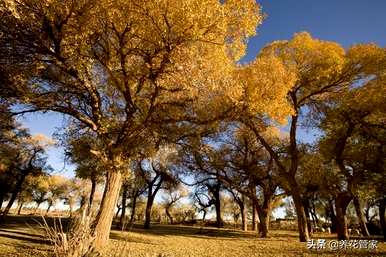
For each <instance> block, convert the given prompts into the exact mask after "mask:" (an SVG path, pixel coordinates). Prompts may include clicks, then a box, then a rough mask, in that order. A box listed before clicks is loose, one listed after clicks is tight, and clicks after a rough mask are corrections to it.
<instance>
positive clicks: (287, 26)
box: [21, 0, 386, 171]
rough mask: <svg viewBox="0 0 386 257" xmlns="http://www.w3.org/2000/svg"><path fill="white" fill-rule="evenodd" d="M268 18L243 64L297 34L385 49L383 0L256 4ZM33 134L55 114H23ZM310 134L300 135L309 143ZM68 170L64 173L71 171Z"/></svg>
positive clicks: (48, 126)
mask: <svg viewBox="0 0 386 257" xmlns="http://www.w3.org/2000/svg"><path fill="white" fill-rule="evenodd" d="M258 2H259V3H260V4H261V5H262V7H263V11H264V13H266V14H267V18H266V19H265V20H264V22H263V24H262V25H261V26H260V27H259V29H258V35H257V36H256V37H254V38H252V39H251V40H250V41H249V45H248V54H247V56H246V57H245V58H244V59H243V61H246V62H248V61H250V60H253V59H254V57H255V56H256V54H257V53H258V51H259V49H260V48H261V47H263V46H264V45H265V44H267V43H269V42H271V41H274V40H283V39H289V38H291V37H292V35H293V34H294V33H296V32H299V31H308V32H310V33H311V34H312V35H313V36H314V37H317V38H320V39H324V40H333V41H336V42H338V43H340V44H342V45H343V46H344V47H349V46H350V45H352V44H355V43H367V42H374V43H377V44H378V45H380V46H382V47H385V46H386V0H367V1H365V0H362V1H359V0H319V1H317V0H270V1H268V0H262V1H258ZM21 120H22V121H23V123H24V125H25V126H26V127H28V128H30V130H31V132H32V133H33V134H36V133H43V134H45V135H47V136H52V134H53V133H54V131H55V128H56V127H60V126H61V125H62V120H63V119H62V116H60V115H56V114H44V115H38V114H33V115H26V116H25V118H24V119H21ZM313 136H314V135H313V133H312V132H310V133H308V134H307V133H305V132H304V131H303V132H302V133H300V134H299V137H300V139H303V140H306V141H309V140H311V139H312V137H313ZM62 153H63V150H62V149H51V150H50V151H49V162H50V164H51V165H52V166H53V167H54V168H55V170H57V171H58V170H61V169H63V158H62ZM71 169H72V168H71V167H68V168H67V170H71Z"/></svg>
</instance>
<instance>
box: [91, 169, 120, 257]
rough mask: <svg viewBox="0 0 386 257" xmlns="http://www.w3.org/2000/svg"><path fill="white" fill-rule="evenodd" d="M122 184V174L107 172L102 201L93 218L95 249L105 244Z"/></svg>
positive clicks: (101, 247) (101, 248)
mask: <svg viewBox="0 0 386 257" xmlns="http://www.w3.org/2000/svg"><path fill="white" fill-rule="evenodd" d="M121 184H122V174H121V173H120V172H119V171H114V170H110V171H109V172H108V173H107V178H106V185H105V190H104V192H103V198H102V202H101V205H100V208H99V211H98V214H97V217H96V219H95V224H96V225H95V229H94V234H95V242H94V244H95V249H96V250H97V251H99V252H101V251H102V250H103V248H104V247H105V246H106V245H107V243H108V240H109V235H110V230H111V224H112V222H113V217H114V208H115V206H116V205H117V201H118V197H119V191H120V188H121Z"/></svg>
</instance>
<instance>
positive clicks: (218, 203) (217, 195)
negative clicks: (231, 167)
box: [213, 185, 224, 228]
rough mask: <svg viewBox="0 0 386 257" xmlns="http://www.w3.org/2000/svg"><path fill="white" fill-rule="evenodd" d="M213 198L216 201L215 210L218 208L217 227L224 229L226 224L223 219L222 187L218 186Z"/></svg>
mask: <svg viewBox="0 0 386 257" xmlns="http://www.w3.org/2000/svg"><path fill="white" fill-rule="evenodd" d="M213 196H214V199H215V208H216V226H217V227H218V228H222V227H223V226H224V222H223V220H222V217H221V199H220V185H216V188H215V190H214V192H213Z"/></svg>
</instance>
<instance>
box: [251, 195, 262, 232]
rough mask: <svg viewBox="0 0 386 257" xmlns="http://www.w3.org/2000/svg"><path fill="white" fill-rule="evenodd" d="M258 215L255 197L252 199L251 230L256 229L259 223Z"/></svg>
mask: <svg viewBox="0 0 386 257" xmlns="http://www.w3.org/2000/svg"><path fill="white" fill-rule="evenodd" d="M258 218H259V215H258V213H257V202H256V200H255V199H253V200H252V230H253V231H257V230H258V229H257V227H258V225H259V223H260V221H259V220H258Z"/></svg>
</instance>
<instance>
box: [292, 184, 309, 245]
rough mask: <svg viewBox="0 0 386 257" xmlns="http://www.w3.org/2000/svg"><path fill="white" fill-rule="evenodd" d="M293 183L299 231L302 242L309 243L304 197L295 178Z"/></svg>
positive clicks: (293, 197)
mask: <svg viewBox="0 0 386 257" xmlns="http://www.w3.org/2000/svg"><path fill="white" fill-rule="evenodd" d="M290 182H291V195H292V199H293V201H294V204H295V209H296V216H297V219H298V230H299V240H300V242H307V240H308V239H310V235H309V233H308V225H307V216H306V212H305V210H304V206H303V200H302V196H301V194H300V189H299V187H298V184H297V182H296V181H295V178H293V179H290Z"/></svg>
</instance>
